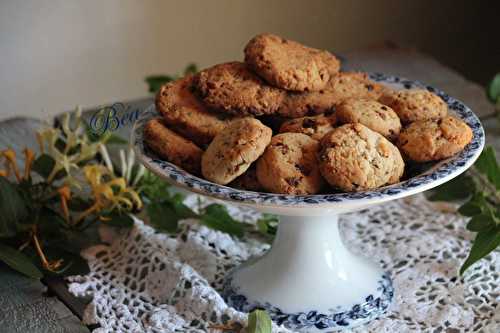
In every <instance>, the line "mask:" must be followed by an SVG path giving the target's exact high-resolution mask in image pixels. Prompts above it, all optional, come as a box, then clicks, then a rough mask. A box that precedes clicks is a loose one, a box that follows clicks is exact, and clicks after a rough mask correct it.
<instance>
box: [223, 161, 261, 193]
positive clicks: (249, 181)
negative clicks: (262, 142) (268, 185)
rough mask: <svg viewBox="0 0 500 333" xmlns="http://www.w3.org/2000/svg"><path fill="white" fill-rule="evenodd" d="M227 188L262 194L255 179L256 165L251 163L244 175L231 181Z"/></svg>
mask: <svg viewBox="0 0 500 333" xmlns="http://www.w3.org/2000/svg"><path fill="white" fill-rule="evenodd" d="M228 186H230V187H234V188H239V189H242V190H247V191H254V192H262V191H263V190H264V188H263V187H262V185H261V184H260V183H259V180H258V179H257V167H256V163H252V165H250V167H249V168H248V170H247V171H245V173H244V174H242V175H241V176H239V177H238V178H236V179H235V180H233V181H232V182H231V183H229V185H228Z"/></svg>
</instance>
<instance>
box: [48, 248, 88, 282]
mask: <svg viewBox="0 0 500 333" xmlns="http://www.w3.org/2000/svg"><path fill="white" fill-rule="evenodd" d="M44 252H45V255H46V256H47V258H49V260H59V259H62V260H63V264H62V267H60V268H59V269H58V270H57V271H56V272H50V271H47V270H44V272H45V274H46V275H57V276H61V275H62V276H71V275H85V274H88V273H89V272H90V268H89V265H88V263H87V260H85V259H83V258H82V257H81V256H80V254H78V253H73V252H70V251H66V250H65V249H64V247H62V246H58V245H57V244H56V245H54V244H51V245H49V246H47V247H45V248H44ZM42 269H43V268H42Z"/></svg>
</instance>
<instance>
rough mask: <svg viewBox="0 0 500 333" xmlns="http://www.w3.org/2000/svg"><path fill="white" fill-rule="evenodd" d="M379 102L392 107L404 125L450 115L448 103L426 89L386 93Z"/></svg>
mask: <svg viewBox="0 0 500 333" xmlns="http://www.w3.org/2000/svg"><path fill="white" fill-rule="evenodd" d="M379 101H380V102H381V103H382V104H385V105H387V106H389V107H391V108H392V109H393V110H394V111H395V112H396V113H397V115H398V117H399V118H400V119H401V122H402V123H403V124H404V125H406V124H409V123H412V122H414V121H417V120H436V119H440V118H443V117H445V116H446V115H447V114H448V106H447V105H446V103H445V102H444V101H443V100H442V99H441V98H440V97H439V96H437V95H435V94H433V93H431V92H430V91H427V90H425V89H411V90H400V91H394V92H389V93H384V94H383V95H382V96H381V97H380V99H379Z"/></svg>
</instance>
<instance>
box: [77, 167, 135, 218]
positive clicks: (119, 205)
mask: <svg viewBox="0 0 500 333" xmlns="http://www.w3.org/2000/svg"><path fill="white" fill-rule="evenodd" d="M83 173H84V175H85V178H86V179H87V182H88V184H89V185H90V187H91V189H92V196H93V197H94V204H93V205H92V206H91V207H90V208H88V209H87V210H86V211H84V212H83V213H82V214H81V215H80V217H79V218H78V219H77V221H81V220H82V219H84V218H85V217H86V216H88V215H89V214H91V213H95V212H99V211H101V210H103V209H108V210H114V209H118V210H128V211H130V210H132V209H133V208H134V207H137V208H141V207H142V201H141V199H140V197H139V195H138V194H137V192H136V191H135V190H133V189H132V188H129V187H127V183H126V181H125V179H124V178H123V177H116V178H114V177H115V176H114V175H113V174H112V173H111V172H110V170H109V169H107V168H106V167H104V166H103V165H98V164H93V165H87V166H85V167H84V168H83Z"/></svg>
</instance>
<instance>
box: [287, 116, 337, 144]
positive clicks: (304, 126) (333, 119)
mask: <svg viewBox="0 0 500 333" xmlns="http://www.w3.org/2000/svg"><path fill="white" fill-rule="evenodd" d="M336 123H337V116H336V114H335V113H331V114H320V115H317V116H312V117H301V118H295V119H290V120H287V121H285V122H284V123H283V124H282V125H281V127H280V133H286V132H290V133H302V134H305V135H308V136H310V137H311V138H312V139H314V140H318V141H319V140H321V138H322V137H323V136H324V135H325V134H326V133H328V132H330V131H331V130H332V129H334V128H335V124H336Z"/></svg>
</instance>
